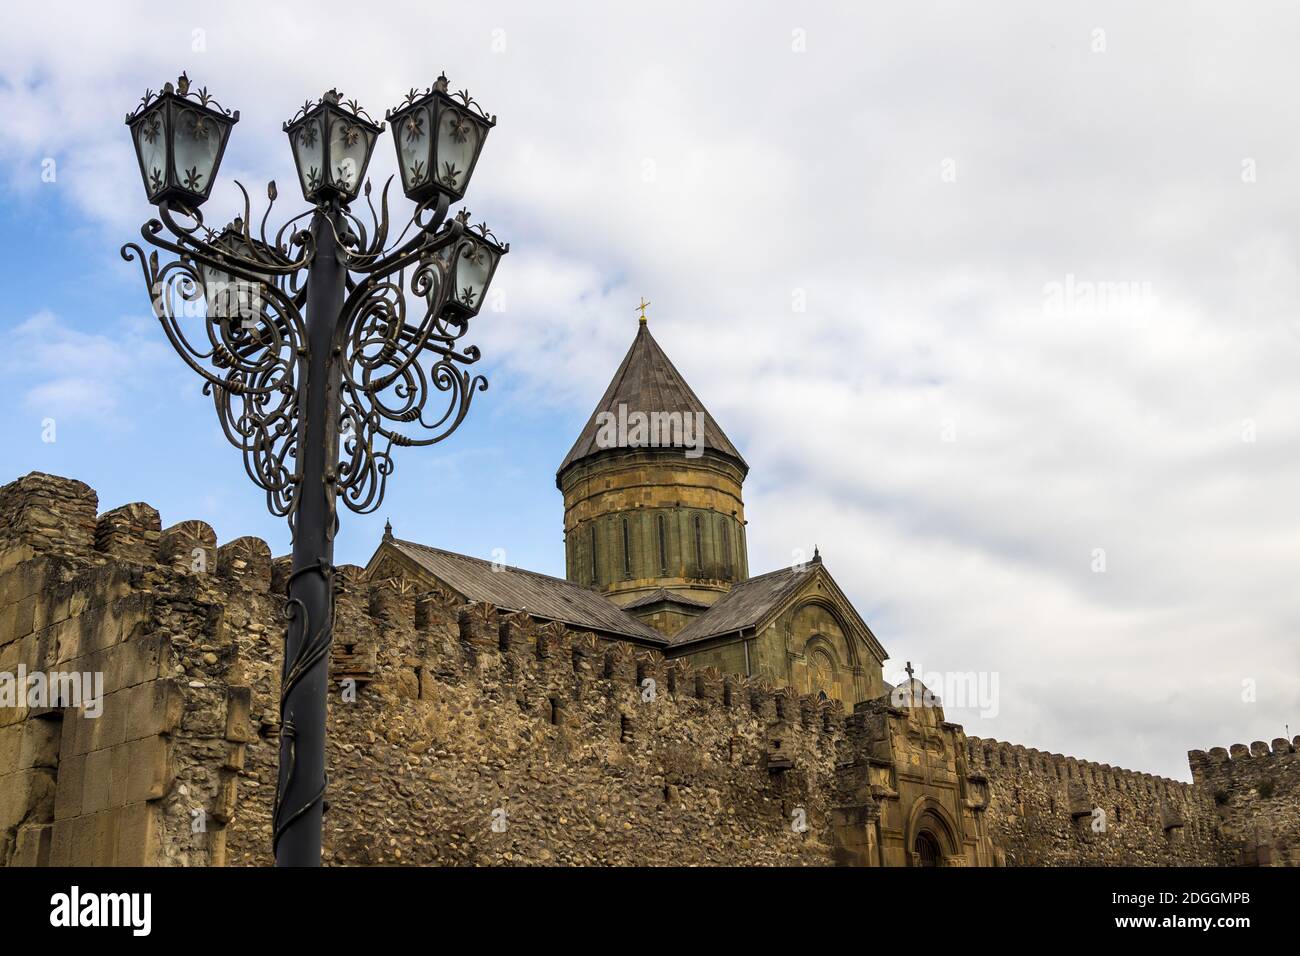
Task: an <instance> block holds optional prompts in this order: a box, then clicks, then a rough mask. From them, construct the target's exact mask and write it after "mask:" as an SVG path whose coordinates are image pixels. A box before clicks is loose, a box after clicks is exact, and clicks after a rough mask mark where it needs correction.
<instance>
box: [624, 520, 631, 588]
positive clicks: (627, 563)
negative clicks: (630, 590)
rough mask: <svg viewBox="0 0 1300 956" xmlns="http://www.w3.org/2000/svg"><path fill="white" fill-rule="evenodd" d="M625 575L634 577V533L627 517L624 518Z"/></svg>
mask: <svg viewBox="0 0 1300 956" xmlns="http://www.w3.org/2000/svg"><path fill="white" fill-rule="evenodd" d="M623 577H625V578H631V577H632V533H631V531H629V530H628V527H627V519H626V518H624V519H623Z"/></svg>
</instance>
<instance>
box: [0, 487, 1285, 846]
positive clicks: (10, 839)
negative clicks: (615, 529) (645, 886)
mask: <svg viewBox="0 0 1300 956" xmlns="http://www.w3.org/2000/svg"><path fill="white" fill-rule="evenodd" d="M97 509H98V501H97V496H96V495H95V492H94V491H93V490H92V489H91V488H89V487H88V486H87V485H85V484H83V483H81V482H77V481H74V480H70V479H66V478H57V477H53V476H50V475H43V474H39V473H33V474H30V475H27V476H26V477H24V478H21V479H19V480H17V481H14V482H12V483H10V484H9V485H6V486H4V487H3V488H0V678H2V677H3V675H5V674H10V675H14V674H18V673H20V672H21V671H24V670H25V672H26V673H28V674H33V673H37V672H40V673H50V672H56V677H55V680H56V683H57V681H58V676H57V674H58V673H64V674H73V675H78V674H80V675H98V679H102V682H103V683H102V693H103V695H104V696H103V698H102V701H101V706H102V712H101V713H100V714H99V716H90V715H88V714H86V713H83V712H82V710H80V709H79V708H77V707H75V706H65V704H66V703H67V702H68V701H69V698H68V697H67V694H68V693H70V688H69V687H63V688H62V690H63V696H62V697H59V698H57V699H53V700H44V701H42V700H37V701H34V702H33V701H29V700H26V699H23V700H4V699H2V694H0V864H4V865H54V866H58V865H70V864H74V865H110V864H117V865H178V866H187V865H188V866H204V865H263V864H267V863H269V862H270V861H271V854H270V842H271V839H270V838H271V832H270V827H271V823H270V819H271V806H272V801H273V796H274V790H275V777H276V764H277V755H278V733H279V728H278V692H279V691H278V683H279V666H280V665H279V661H280V648H281V639H282V629H283V618H282V608H283V599H282V598H281V597H280V595H282V594H283V587H284V582H285V579H286V578H287V575H288V562H287V559H278V560H274V561H273V560H272V558H271V553H270V549H269V548H268V547H267V545H266V543H265V542H263V541H261V540H259V539H256V538H237V539H235V540H233V541H230V542H227V543H225V544H222V545H219V546H218V543H217V541H216V537H215V535H214V534H213V531H212V529H211V528H210V527H209V526H208V525H207V524H205V523H204V522H202V521H184V522H181V523H179V524H176V525H172V526H171V527H168V528H166V529H163V528H162V527H161V523H160V520H159V516H158V513H157V511H156V510H154V509H153V508H151V507H149V506H148V505H144V504H131V505H126V506H123V507H120V508H115V509H113V510H111V511H107V512H105V513H103V514H99V513H98V512H97ZM330 687H331V696H330V727H329V740H330V753H329V766H330V772H331V774H332V779H331V785H330V790H329V794H328V801H329V807H328V810H327V813H326V815H325V851H324V855H325V860H326V862H327V863H332V864H394V863H401V864H494V865H519V864H559V865H568V864H620V865H656V864H708V865H714V864H728V865H756V864H757V865H763V864H787V865H788V864H796V865H798V864H811V865H829V864H834V863H857V864H867V865H878V864H879V863H882V862H900V861H902V860H904V859H905V858H906V855H905V854H904V853H903V852H902V851H900V850H898V849H897V848H895V849H889V848H890V847H891V846H894V844H896V843H897V842H898V840H899V839H902V838H904V837H905V836H906V832H907V826H908V823H907V821H908V820H911V819H914V818H915V817H916V815H917V812H918V811H919V810H920V809H921V808H922V804H923V802H924V800H925V799H926V798H925V786H928V784H926V783H925V781H926V780H938V781H940V782H942V783H944V784H945V785H951V786H952V787H953V788H954V789H953V790H952V792H953V793H954V794H957V793H960V794H961V795H963V796H962V799H963V801H964V803H963V804H962V806H961V807H958V808H957V811H954V812H955V813H956V812H959V813H960V814H961V815H962V816H963V817H964V818H965V819H967V820H968V821H970V826H969V827H968V828H967V830H966V833H967V839H968V842H969V852H968V855H966V856H962V855H961V854H962V853H966V852H967V850H964V849H960V848H959V849H958V850H957V851H955V854H954V857H953V858H952V859H951V860H948V861H947V862H950V863H953V864H959V863H962V862H965V863H967V864H975V863H981V862H1001V861H1005V862H1007V863H1011V864H1025V865H1034V864H1057V863H1081V864H1112V863H1135V864H1149V863H1150V864H1155V863H1171V862H1182V863H1190V864H1199V865H1216V864H1223V863H1234V862H1239V861H1244V862H1255V863H1269V862H1272V863H1279V862H1295V859H1294V856H1293V850H1292V849H1291V848H1292V847H1294V845H1295V841H1296V832H1295V831H1296V821H1297V819H1300V815H1298V814H1297V808H1298V807H1300V793H1298V792H1297V778H1298V776H1300V764H1298V763H1297V761H1296V759H1295V754H1294V750H1293V749H1290V750H1285V749H1284V751H1283V750H1277V748H1275V751H1276V752H1271V753H1269V754H1268V755H1267V756H1263V755H1261V756H1258V757H1250V758H1248V759H1249V761H1258V763H1251V764H1250V765H1249V766H1248V763H1247V761H1246V760H1242V759H1241V758H1240V757H1239V756H1238V757H1234V759H1232V760H1231V761H1219V760H1217V758H1216V757H1215V754H1216V753H1217V752H1215V751H1212V752H1211V754H1210V755H1209V756H1206V757H1204V759H1203V760H1202V761H1200V763H1199V764H1198V759H1197V757H1196V754H1195V752H1194V753H1193V755H1192V756H1193V773H1194V774H1195V775H1196V782H1195V783H1194V784H1180V783H1176V782H1173V781H1164V780H1157V779H1156V778H1152V777H1150V776H1148V775H1143V774H1135V773H1132V772H1130V771H1121V770H1116V769H1113V768H1110V767H1105V766H1099V765H1094V764H1089V763H1087V762H1083V761H1075V760H1073V759H1072V758H1065V757H1060V756H1059V755H1046V754H1040V753H1038V752H1036V751H1028V750H1025V749H1024V748H1020V747H1012V746H1010V745H1007V744H1000V743H998V742H996V741H982V740H979V739H978V738H969V739H968V738H965V737H964V735H963V734H962V733H961V728H960V727H958V726H957V725H949V724H944V723H943V722H942V721H941V719H939V720H935V719H932V718H927V721H928V723H927V722H926V721H922V722H920V723H918V722H917V721H916V719H915V715H909V714H908V713H907V712H906V711H905V710H899V709H897V708H892V707H890V706H889V704H888V701H887V699H882V700H877V701H870V702H865V703H864V704H860V705H859V706H858V708H857V710H858V711H860V713H855V714H853V715H848V716H846V715H845V714H844V713H843V711H842V709H841V707H840V705H839V704H838V703H835V702H831V701H826V700H819V699H817V698H814V697H811V696H806V695H805V696H800V695H797V694H795V693H793V692H792V691H790V690H788V689H784V688H777V687H773V686H772V685H771V684H770V683H768V682H766V681H761V680H749V679H746V678H744V677H740V676H734V675H723V674H721V673H719V672H718V671H716V670H714V669H712V668H703V669H696V668H693V667H691V666H690V665H689V664H687V663H686V662H684V661H680V660H677V661H665V660H664V658H663V657H662V656H661V655H660V654H658V653H657V652H654V651H649V650H634V649H632V648H631V647H629V646H628V645H625V644H610V643H605V642H602V641H599V640H597V639H596V638H595V637H593V636H592V635H590V634H586V633H581V632H575V631H571V630H569V629H567V628H564V627H562V626H559V625H554V624H547V625H539V624H538V623H537V622H536V621H534V620H532V619H531V618H528V617H527V616H526V615H522V614H508V613H505V612H501V611H498V610H496V609H494V608H491V607H488V606H485V605H459V604H457V603H456V602H455V601H454V600H453V599H452V598H451V597H450V596H448V595H442V594H438V593H428V592H425V593H414V592H413V591H412V590H411V589H409V588H408V587H406V585H405V582H403V581H399V580H393V581H368V580H366V579H365V578H364V577H363V576H362V574H361V571H360V569H358V568H352V567H349V568H340V569H339V571H338V574H337V576H336V637H335V646H334V649H333V653H332V658H331V683H330ZM0 690H2V688H0ZM652 691H653V692H652ZM939 716H940V718H941V715H939ZM909 739H911V740H913V741H914V742H915V743H914V745H913V744H909V743H908V740H909ZM913 746H915V748H916V749H915V752H913V751H912V750H910V749H909V748H910V747H913ZM1288 746H1289V745H1288ZM1198 766H1199V768H1200V769H1198ZM922 771H924V772H922ZM1220 791H1222V792H1223V794H1225V795H1226V799H1223V798H1221V797H1220V796H1219V793H1220ZM909 801H911V802H909ZM1085 805H1087V806H1086V812H1087V814H1088V815H1087V816H1086V817H1085V816H1084V815H1083V813H1084V810H1085ZM1094 806H1100V807H1102V808H1103V809H1104V810H1105V811H1106V812H1107V813H1108V814H1109V813H1110V811H1111V809H1112V808H1113V809H1114V810H1116V811H1117V812H1116V813H1115V816H1114V818H1112V819H1110V820H1109V821H1108V827H1107V829H1106V831H1105V832H1104V833H1094V832H1093V830H1092V829H1091V826H1090V825H1089V824H1090V822H1091V820H1092V813H1093V809H1092V808H1093V807H1094ZM873 828H874V829H873ZM1261 828H1263V830H1267V831H1268V833H1269V834H1270V836H1269V839H1270V841H1271V842H1270V843H1269V845H1268V851H1267V852H1264V853H1260V852H1259V849H1258V847H1259V844H1258V841H1256V843H1255V844H1252V846H1253V847H1254V849H1253V850H1252V849H1250V848H1247V850H1246V851H1245V852H1246V857H1243V856H1242V855H1241V854H1242V852H1243V850H1242V846H1241V844H1242V840H1241V836H1240V835H1241V834H1243V833H1250V834H1255V833H1256V832H1257V831H1260V830H1261ZM985 834H987V836H988V837H991V838H992V841H993V845H994V846H996V848H997V849H996V851H995V852H986V851H985V850H983V849H978V850H977V840H985V839H986V837H985ZM1252 839H1254V837H1253V836H1252ZM891 841H894V843H891ZM985 845H987V844H985ZM1252 853H1253V855H1251V854H1252ZM1247 857H1248V858H1247Z"/></svg>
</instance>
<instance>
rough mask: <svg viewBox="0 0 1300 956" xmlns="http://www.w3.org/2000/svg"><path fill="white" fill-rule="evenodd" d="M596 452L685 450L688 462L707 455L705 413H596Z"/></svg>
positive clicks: (623, 409) (622, 409)
mask: <svg viewBox="0 0 1300 956" xmlns="http://www.w3.org/2000/svg"><path fill="white" fill-rule="evenodd" d="M596 447H597V448H684V449H685V450H686V457H687V458H699V457H700V456H701V455H703V454H704V413H703V412H642V411H632V412H629V411H628V410H627V405H626V404H624V403H619V406H618V411H617V412H610V411H604V412H597V413H596Z"/></svg>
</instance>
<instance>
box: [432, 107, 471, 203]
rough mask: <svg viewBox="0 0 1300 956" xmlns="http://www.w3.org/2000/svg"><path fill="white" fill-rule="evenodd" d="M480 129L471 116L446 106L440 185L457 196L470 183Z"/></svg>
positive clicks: (441, 122)
mask: <svg viewBox="0 0 1300 956" xmlns="http://www.w3.org/2000/svg"><path fill="white" fill-rule="evenodd" d="M479 135H480V134H479V128H478V124H476V123H475V122H474V121H473V120H472V119H470V117H469V116H468V115H467V114H465V113H463V112H461V111H460V110H458V109H455V108H453V107H450V106H449V107H444V109H443V111H442V116H441V117H440V118H439V120H438V154H437V163H438V169H437V176H438V184H439V185H440V186H443V187H444V188H445V189H447V190H449V191H450V192H453V193H455V194H457V195H463V194H464V192H465V187H466V186H467V185H469V171H470V167H471V166H472V165H473V164H474V157H475V156H476V155H477V154H478V145H479Z"/></svg>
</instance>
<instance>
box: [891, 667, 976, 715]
mask: <svg viewBox="0 0 1300 956" xmlns="http://www.w3.org/2000/svg"><path fill="white" fill-rule="evenodd" d="M890 703H892V704H893V705H894V706H895V707H941V706H946V707H957V708H960V709H964V710H978V711H979V715H980V716H981V717H996V716H997V715H998V709H999V707H998V672H997V671H931V672H929V673H926V674H918V675H917V676H916V677H915V679H912V678H909V677H907V676H906V675H904V676H903V680H902V682H901V683H900V684H899V685H898V686H897V687H895V688H894V690H893V691H892V693H891V694H890Z"/></svg>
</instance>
